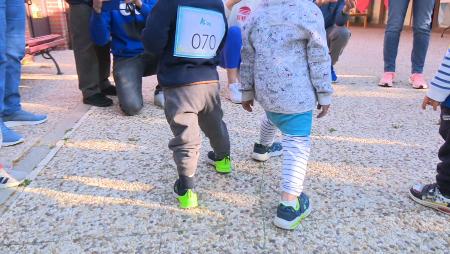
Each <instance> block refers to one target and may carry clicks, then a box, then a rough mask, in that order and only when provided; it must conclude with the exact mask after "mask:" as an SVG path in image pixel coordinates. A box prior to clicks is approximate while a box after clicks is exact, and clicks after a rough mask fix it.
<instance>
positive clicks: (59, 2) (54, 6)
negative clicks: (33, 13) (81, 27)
mask: <svg viewBox="0 0 450 254" xmlns="http://www.w3.org/2000/svg"><path fill="white" fill-rule="evenodd" d="M46 3H47V14H48V18H49V21H50V30H51V33H52V34H60V35H62V36H63V37H64V39H66V44H65V45H64V48H68V47H69V43H70V37H69V26H68V24H67V17H66V11H67V10H68V8H67V6H66V3H65V1H64V0H46Z"/></svg>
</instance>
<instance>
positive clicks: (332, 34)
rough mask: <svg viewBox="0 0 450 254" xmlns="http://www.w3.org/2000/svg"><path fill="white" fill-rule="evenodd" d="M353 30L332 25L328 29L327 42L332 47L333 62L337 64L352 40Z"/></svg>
mask: <svg viewBox="0 0 450 254" xmlns="http://www.w3.org/2000/svg"><path fill="white" fill-rule="evenodd" d="M350 36H351V32H350V30H348V29H347V28H346V27H343V26H332V27H329V28H328V29H327V42H328V47H329V49H330V56H331V64H332V65H335V64H336V63H337V61H338V60H339V56H341V55H342V52H343V51H344V48H345V46H347V43H348V41H349V40H350Z"/></svg>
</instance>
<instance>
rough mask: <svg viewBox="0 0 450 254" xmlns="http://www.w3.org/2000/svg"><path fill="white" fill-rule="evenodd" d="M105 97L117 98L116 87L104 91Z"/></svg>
mask: <svg viewBox="0 0 450 254" xmlns="http://www.w3.org/2000/svg"><path fill="white" fill-rule="evenodd" d="M102 94H103V95H110V96H117V91H116V87H115V86H113V85H109V86H107V87H106V88H104V89H102Z"/></svg>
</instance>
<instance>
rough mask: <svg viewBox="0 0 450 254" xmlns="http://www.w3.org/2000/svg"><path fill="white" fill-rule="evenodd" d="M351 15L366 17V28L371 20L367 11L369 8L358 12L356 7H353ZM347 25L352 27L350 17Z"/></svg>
mask: <svg viewBox="0 0 450 254" xmlns="http://www.w3.org/2000/svg"><path fill="white" fill-rule="evenodd" d="M349 16H350V17H364V28H367V23H368V21H369V14H368V13H367V10H366V11H365V12H363V13H361V12H356V9H353V10H352V11H351V12H350V14H349ZM347 27H350V19H349V20H348V21H347Z"/></svg>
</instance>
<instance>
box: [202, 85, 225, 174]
mask: <svg viewBox="0 0 450 254" xmlns="http://www.w3.org/2000/svg"><path fill="white" fill-rule="evenodd" d="M202 88H203V89H204V90H205V92H206V94H205V96H206V97H207V100H206V105H205V108H204V110H203V111H202V112H200V113H199V114H198V123H199V125H200V128H201V129H202V131H203V132H204V133H205V135H206V136H207V137H208V139H209V143H210V145H211V147H212V149H213V152H212V153H211V152H210V154H208V157H209V158H210V159H211V160H212V162H213V163H214V166H215V167H216V170H217V171H218V172H220V173H231V170H232V169H231V161H230V137H229V136H228V129H227V126H226V124H225V123H224V122H223V120H222V118H223V111H222V108H221V104H220V96H219V84H211V85H202Z"/></svg>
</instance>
